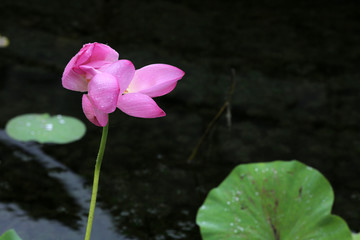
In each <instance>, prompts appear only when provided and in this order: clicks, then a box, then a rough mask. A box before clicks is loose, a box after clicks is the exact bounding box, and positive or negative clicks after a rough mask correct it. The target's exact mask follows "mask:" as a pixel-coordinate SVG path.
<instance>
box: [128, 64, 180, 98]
mask: <svg viewBox="0 0 360 240" xmlns="http://www.w3.org/2000/svg"><path fill="white" fill-rule="evenodd" d="M184 74H185V73H184V72H183V71H182V70H181V69H179V68H177V67H174V66H171V65H167V64H151V65H148V66H145V67H143V68H140V69H138V70H136V71H135V75H134V78H133V80H132V81H131V83H130V86H129V88H128V92H129V93H134V92H140V93H144V94H146V95H148V96H150V97H158V96H162V95H164V94H167V93H169V92H171V91H172V90H173V89H174V88H175V86H176V83H177V81H178V80H180V79H181V78H182V77H183V76H184Z"/></svg>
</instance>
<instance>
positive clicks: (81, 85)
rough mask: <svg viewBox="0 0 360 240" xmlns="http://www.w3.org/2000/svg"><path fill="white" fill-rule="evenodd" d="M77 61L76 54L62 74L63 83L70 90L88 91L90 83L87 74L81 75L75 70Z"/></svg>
mask: <svg viewBox="0 0 360 240" xmlns="http://www.w3.org/2000/svg"><path fill="white" fill-rule="evenodd" d="M75 61H76V56H75V57H73V58H72V59H71V60H70V62H69V63H68V64H67V65H66V67H65V70H64V73H63V76H62V85H63V87H64V88H66V89H69V90H73V91H79V92H86V91H87V85H88V83H87V81H86V79H85V76H82V75H79V74H78V73H76V72H75V71H74V70H73V67H74V63H75Z"/></svg>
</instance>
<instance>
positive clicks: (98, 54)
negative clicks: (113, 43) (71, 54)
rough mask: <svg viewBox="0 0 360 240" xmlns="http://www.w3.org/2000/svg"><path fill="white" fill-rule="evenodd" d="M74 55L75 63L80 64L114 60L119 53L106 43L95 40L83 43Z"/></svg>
mask: <svg viewBox="0 0 360 240" xmlns="http://www.w3.org/2000/svg"><path fill="white" fill-rule="evenodd" d="M75 57H77V61H76V63H75V64H76V65H77V66H80V65H86V64H89V63H92V62H99V61H106V62H115V61H116V60H117V59H118V58H119V54H118V53H117V52H116V51H115V50H114V49H112V48H111V47H109V46H108V45H105V44H102V43H97V42H95V43H88V44H85V45H84V46H83V47H82V48H81V49H80V51H79V53H78V54H76V56H75Z"/></svg>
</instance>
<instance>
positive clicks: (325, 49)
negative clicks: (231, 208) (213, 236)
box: [0, 0, 360, 240]
mask: <svg viewBox="0 0 360 240" xmlns="http://www.w3.org/2000/svg"><path fill="white" fill-rule="evenodd" d="M0 34H1V35H5V36H7V37H8V38H9V39H10V46H9V47H8V48H2V49H1V48H0V73H1V75H0V110H1V118H0V128H4V126H5V124H6V122H7V121H8V120H9V119H10V118H12V117H14V116H17V115H20V114H24V113H43V112H49V113H50V114H63V115H70V116H75V117H78V118H80V119H82V120H84V121H86V119H85V117H84V116H83V113H82V110H81V94H80V93H75V92H71V91H68V90H65V89H63V88H62V87H61V81H60V79H61V75H62V71H63V69H64V67H65V65H66V63H67V62H68V61H69V60H70V58H71V57H72V56H73V55H74V54H75V53H76V52H77V51H78V50H79V49H80V48H81V46H82V44H84V43H87V42H94V41H97V42H103V43H108V44H109V45H110V46H111V47H113V48H114V49H116V50H117V51H118V52H119V53H120V57H121V58H124V59H130V60H131V61H133V62H134V64H135V66H136V67H137V68H140V67H142V66H144V65H147V64H151V63H158V62H162V63H168V64H172V65H175V66H177V67H179V68H181V69H183V70H184V71H185V72H186V75H185V77H184V79H183V80H181V81H180V82H179V84H178V86H177V87H176V89H175V90H174V91H173V92H172V93H171V94H169V95H167V96H164V97H162V98H159V99H157V100H156V101H157V102H158V104H159V105H160V106H161V107H162V108H163V109H164V110H165V112H166V113H167V116H166V117H165V118H161V119H136V118H132V117H129V116H126V115H125V114H123V113H121V112H120V111H117V112H115V113H114V114H112V115H111V116H110V117H111V118H110V132H109V139H108V145H107V149H106V153H105V158H104V161H103V168H102V172H101V179H100V189H99V198H98V210H97V213H96V216H95V224H94V229H93V239H107V240H112V239H155V240H165V239H200V235H199V230H198V228H197V226H196V225H195V216H196V211H197V209H198V208H199V207H200V206H201V204H202V202H203V200H204V199H205V197H206V194H207V192H208V191H209V190H210V189H211V188H213V187H215V186H217V185H218V184H219V183H220V182H221V181H222V180H223V179H224V177H225V176H226V175H227V174H228V173H229V172H230V170H231V169H232V168H233V167H235V166H236V165H238V164H240V163H248V162H260V161H272V160H277V159H282V160H290V159H297V160H300V161H302V162H304V163H306V164H308V165H310V166H313V167H315V168H317V169H318V170H319V171H321V172H322V173H323V174H324V175H325V176H326V177H327V178H328V179H329V181H330V182H331V184H332V185H333V187H334V191H335V196H336V199H335V205H334V213H335V214H338V215H340V216H341V217H343V218H344V219H345V220H346V221H347V222H348V223H349V225H350V227H351V229H352V230H354V231H360V228H359V226H360V217H359V216H360V215H359V204H360V161H359V156H360V128H359V126H360V125H359V123H360V111H359V102H360V94H359V92H360V84H359V81H360V68H359V66H360V44H359V42H360V3H359V2H358V1H334V0H333V1H322V0H320V1H316V2H315V1H300V2H296V3H295V2H293V1H285V0H284V1H282V0H275V1H271V2H270V1H256V2H254V1H221V2H220V1H218V2H211V3H210V2H208V1H190V0H189V1H181V2H177V1H160V0H156V1H145V0H143V1H141V0H131V1H130V0H127V1H115V0H103V1H95V0H92V1H84V0H79V1H69V0H64V1H44V0H33V1H25V0H23V1H9V0H1V1H0ZM231 69H235V71H236V80H237V85H236V88H235V89H234V94H233V95H232V101H231V116H232V118H231V120H232V124H231V127H229V125H228V121H227V119H226V117H225V116H222V117H220V119H219V120H218V121H217V122H216V124H215V126H214V127H213V128H212V129H211V131H210V133H209V135H208V136H207V137H206V138H205V141H204V142H203V144H202V145H201V147H200V148H199V152H198V154H197V155H196V157H195V158H194V159H193V161H192V162H191V163H190V164H189V163H187V159H188V157H189V155H190V154H191V152H192V150H193V149H194V147H195V146H196V144H197V142H198V140H199V139H200V137H201V136H202V134H203V133H204V131H205V129H206V127H207V125H208V123H209V122H210V121H211V119H212V118H213V117H214V116H215V114H216V113H217V112H218V111H219V109H220V107H221V106H222V104H223V103H224V101H225V99H226V97H227V91H228V88H229V86H230V85H231ZM86 124H87V127H88V131H87V134H86V136H85V137H84V138H83V139H81V140H80V141H77V142H74V143H71V144H67V145H38V144H34V143H27V144H23V143H16V142H12V141H11V140H9V139H7V138H6V136H5V135H4V133H3V131H0V233H1V232H3V231H5V230H6V229H9V228H15V229H16V230H17V231H18V232H19V233H20V235H21V236H22V237H23V239H24V240H27V239H30V240H32V239H36V240H52V239H70V240H71V239H81V238H82V236H83V234H84V231H85V226H84V225H85V219H86V214H87V211H88V210H87V209H88V204H89V198H90V189H91V184H92V176H93V167H94V164H95V157H96V154H97V149H98V144H99V141H100V136H101V129H100V128H97V127H95V126H93V125H91V124H90V123H88V122H86Z"/></svg>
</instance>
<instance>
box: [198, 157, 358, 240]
mask: <svg viewBox="0 0 360 240" xmlns="http://www.w3.org/2000/svg"><path fill="white" fill-rule="evenodd" d="M333 201H334V193H333V191H332V188H331V186H330V184H329V182H328V181H327V180H326V179H325V177H324V176H322V175H321V173H319V172H318V171H317V170H315V169H313V168H311V167H308V166H306V165H304V164H302V163H300V162H298V161H286V162H284V161H275V162H271V163H253V164H242V165H239V166H237V167H236V168H235V169H234V170H233V171H232V172H231V173H230V175H229V176H228V177H227V178H226V179H225V180H224V181H223V182H222V183H221V184H220V185H219V187H217V188H215V189H213V190H211V191H210V193H209V194H208V196H207V198H206V200H205V202H204V204H203V205H202V207H201V208H200V209H199V211H198V214H197V219H196V222H197V224H198V225H199V226H200V231H201V235H202V237H203V239H204V240H237V239H244V240H339V239H341V240H351V239H352V236H351V232H350V230H349V228H348V226H347V224H346V223H345V221H344V220H342V219H341V218H340V217H338V216H335V215H331V214H330V211H331V208H332V205H333Z"/></svg>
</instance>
